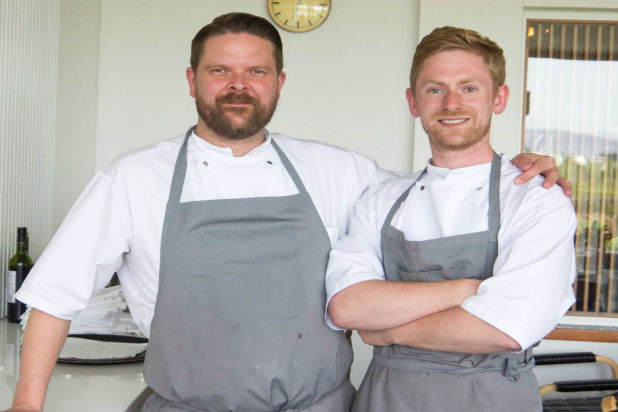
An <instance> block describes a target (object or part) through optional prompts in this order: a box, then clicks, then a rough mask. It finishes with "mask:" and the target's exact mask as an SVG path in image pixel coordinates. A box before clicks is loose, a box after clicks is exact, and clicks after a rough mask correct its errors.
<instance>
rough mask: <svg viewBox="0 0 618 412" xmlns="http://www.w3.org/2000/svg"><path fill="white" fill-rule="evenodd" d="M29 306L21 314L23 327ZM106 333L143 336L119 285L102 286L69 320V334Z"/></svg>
mask: <svg viewBox="0 0 618 412" xmlns="http://www.w3.org/2000/svg"><path fill="white" fill-rule="evenodd" d="M29 316H30V307H28V308H27V309H26V311H25V312H24V314H23V315H22V316H21V327H22V329H25V327H26V323H27V322H28V317H29ZM76 334H106V335H134V336H143V335H142V333H141V331H140V330H139V328H138V327H137V325H136V324H135V322H134V321H133V318H132V317H131V314H130V313H129V312H128V309H127V302H126V300H125V298H124V294H123V292H122V287H121V286H111V287H108V288H104V289H103V290H101V291H100V292H99V293H98V294H96V295H95V296H93V297H92V298H91V299H90V301H89V302H88V306H86V308H85V309H84V310H83V311H82V312H81V313H80V314H79V316H78V317H77V318H76V319H75V320H74V321H72V322H71V327H70V329H69V335H76Z"/></svg>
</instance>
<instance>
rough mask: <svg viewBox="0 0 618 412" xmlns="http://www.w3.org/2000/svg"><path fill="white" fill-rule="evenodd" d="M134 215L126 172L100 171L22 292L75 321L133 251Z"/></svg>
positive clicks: (39, 306) (42, 306) (55, 313)
mask: <svg viewBox="0 0 618 412" xmlns="http://www.w3.org/2000/svg"><path fill="white" fill-rule="evenodd" d="M130 239H131V219H130V211H129V207H128V199H127V194H126V190H125V186H124V182H123V179H122V177H121V175H120V174H119V173H118V172H117V171H116V172H114V173H112V174H107V173H105V172H98V173H97V174H96V175H95V176H94V178H93V179H92V180H91V181H90V183H89V184H88V185H87V186H86V188H85V189H84V191H83V192H82V193H81V195H80V196H79V198H78V199H77V201H76V203H75V204H74V205H73V207H72V208H71V210H70V211H69V213H68V214H67V216H66V218H65V219H64V221H63V222H62V224H61V225H60V227H59V228H58V230H57V232H56V233H55V234H54V236H53V238H52V240H51V241H50V243H49V244H48V246H47V247H46V248H45V250H44V251H43V254H42V255H41V257H40V258H39V259H38V261H37V262H36V263H35V265H34V267H33V268H32V270H31V271H30V273H29V274H28V276H27V278H26V280H25V281H24V284H23V285H22V287H21V288H20V289H19V291H18V292H17V298H18V299H19V300H20V301H22V302H24V303H26V304H27V305H28V306H32V307H34V308H36V309H39V310H41V311H43V312H46V313H48V314H50V315H52V316H55V317H58V318H61V319H68V320H73V319H75V318H76V317H77V315H78V314H79V312H80V311H81V310H82V309H83V308H84V307H86V305H87V304H88V300H89V299H90V297H91V296H93V295H94V294H95V293H97V292H98V291H99V290H101V289H102V288H103V287H105V285H106V284H107V283H108V282H109V280H110V278H111V277H112V275H113V274H114V272H115V271H116V270H117V269H118V268H119V267H120V265H121V264H122V258H123V254H124V253H126V252H128V251H129V245H130Z"/></svg>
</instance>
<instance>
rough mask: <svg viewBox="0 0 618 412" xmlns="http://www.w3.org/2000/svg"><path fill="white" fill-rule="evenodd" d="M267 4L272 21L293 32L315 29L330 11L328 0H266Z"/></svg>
mask: <svg viewBox="0 0 618 412" xmlns="http://www.w3.org/2000/svg"><path fill="white" fill-rule="evenodd" d="M267 4H268V13H269V14H270V17H271V18H272V19H273V20H274V22H275V23H277V25H279V27H281V28H283V29H285V30H288V31H293V32H304V31H309V30H313V29H315V28H316V27H318V26H319V25H320V24H322V23H324V20H326V17H327V16H328V13H329V12H330V0H267Z"/></svg>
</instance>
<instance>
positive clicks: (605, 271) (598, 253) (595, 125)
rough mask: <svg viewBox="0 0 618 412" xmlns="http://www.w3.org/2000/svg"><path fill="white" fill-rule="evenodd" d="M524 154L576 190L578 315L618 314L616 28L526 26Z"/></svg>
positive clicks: (561, 24)
mask: <svg viewBox="0 0 618 412" xmlns="http://www.w3.org/2000/svg"><path fill="white" fill-rule="evenodd" d="M527 63H528V66H527V67H528V70H527V79H526V84H527V98H526V112H527V114H526V115H525V120H524V122H525V128H524V133H525V136H524V149H525V150H526V151H532V152H537V153H546V154H549V155H551V156H553V157H554V158H555V159H556V161H557V162H558V164H559V166H560V172H561V175H562V176H565V177H567V178H568V179H569V180H570V181H571V182H572V183H573V184H574V195H573V202H574V205H575V209H576V211H577V217H578V229H577V233H576V236H575V246H576V253H577V281H576V282H575V285H574V287H575V291H576V295H577V303H576V304H575V305H574V307H573V308H572V309H573V310H575V311H578V312H596V313H618V303H617V298H618V226H617V219H618V178H617V170H618V164H617V161H618V159H617V158H618V115H617V113H618V109H617V108H618V30H617V25H616V24H615V23H613V24H612V23H606V24H603V23H586V22H564V21H562V22H552V21H543V22H541V21H529V22H528V62H527Z"/></svg>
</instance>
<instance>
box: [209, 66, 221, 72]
mask: <svg viewBox="0 0 618 412" xmlns="http://www.w3.org/2000/svg"><path fill="white" fill-rule="evenodd" d="M210 72H211V73H225V69H222V68H220V67H217V68H214V69H210Z"/></svg>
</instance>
